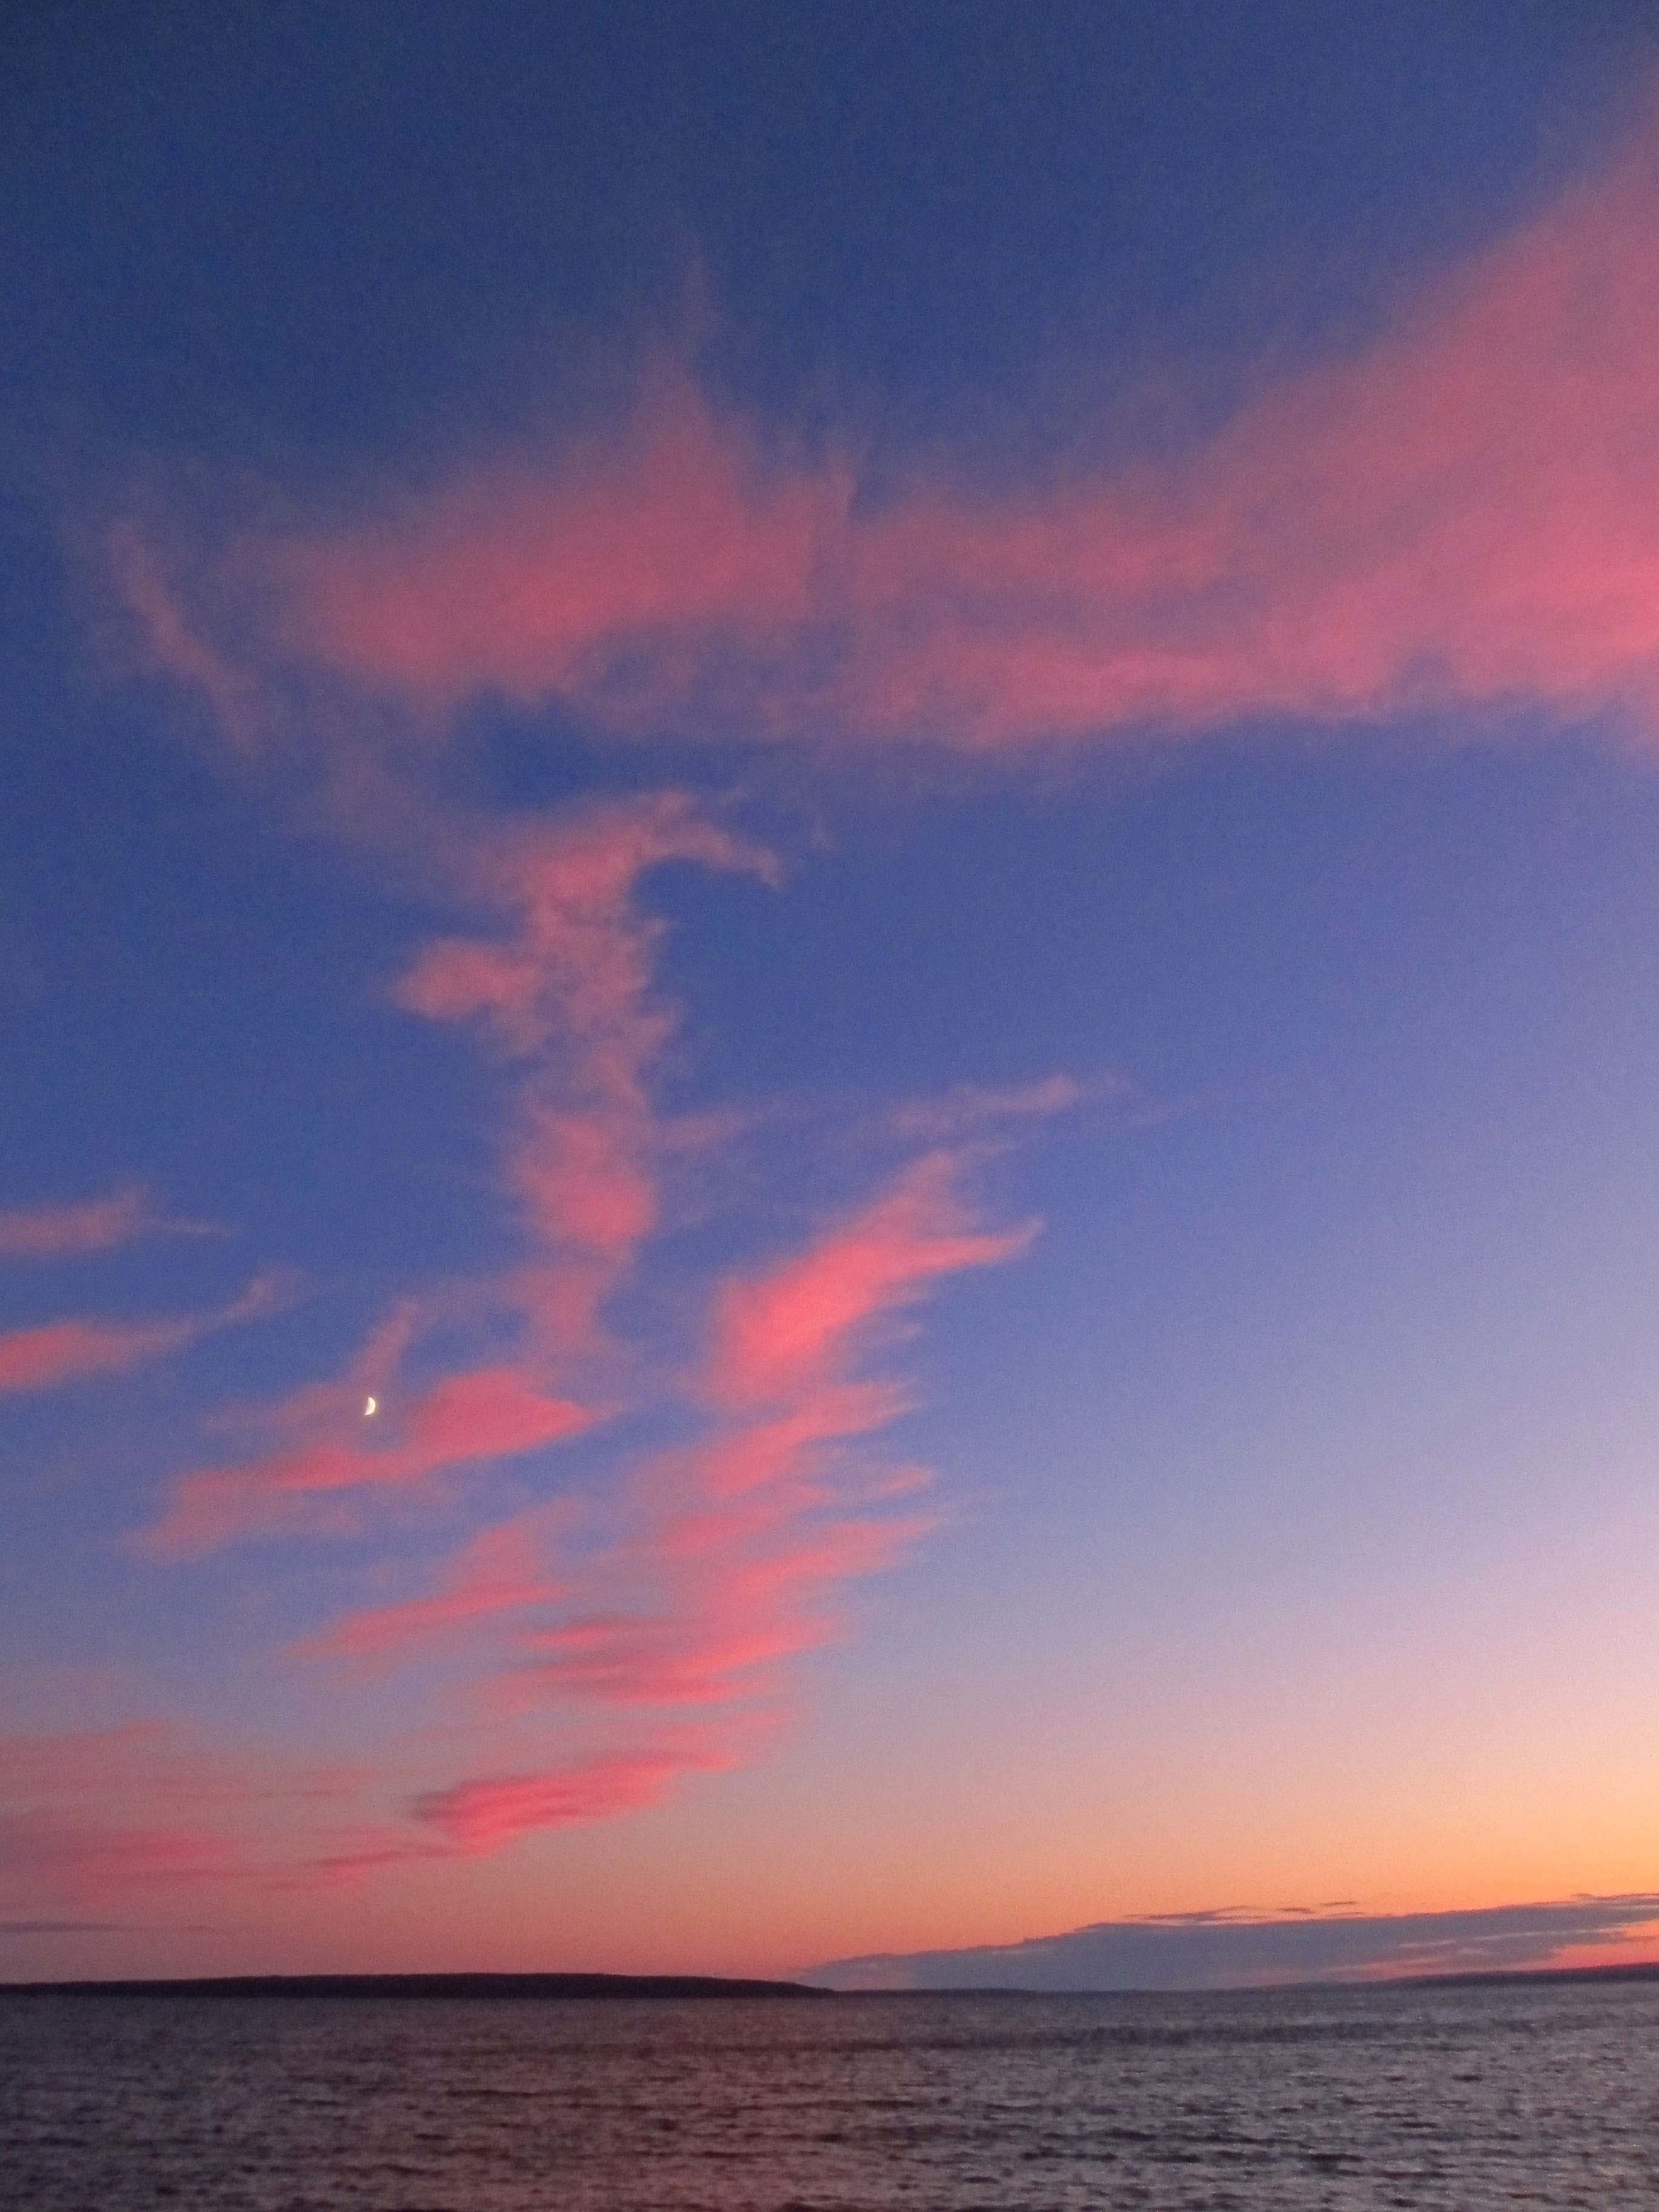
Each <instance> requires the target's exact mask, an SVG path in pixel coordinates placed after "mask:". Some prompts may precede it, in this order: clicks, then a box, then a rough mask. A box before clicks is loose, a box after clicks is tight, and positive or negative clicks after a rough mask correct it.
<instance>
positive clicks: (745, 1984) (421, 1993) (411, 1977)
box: [0, 1974, 831, 2000]
mask: <svg viewBox="0 0 1659 2212" xmlns="http://www.w3.org/2000/svg"><path fill="white" fill-rule="evenodd" d="M0 1994H3V1995H5V1996H88V1997H418V1998H429V1997H469V1998H473V1997H539V1998H543V1999H546V1998H550V1997H557V1998H583V1999H589V2000H591V1999H593V1998H608V1997H675V1998H685V1997H823V1996H829V1995H830V1994H831V1992H830V1991H829V1990H815V1989H809V1988H808V1986H807V1985H806V1984H805V1982H752V1981H738V1980H732V1979H728V1978H725V1977H723V1976H720V1975H717V1974H213V1975H198V1976H191V1977H189V1978H180V1979H176V1980H154V1981H152V1980H143V1981H116V1982H84V1981H76V1982H0Z"/></svg>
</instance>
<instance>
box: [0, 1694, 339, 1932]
mask: <svg viewBox="0 0 1659 2212" xmlns="http://www.w3.org/2000/svg"><path fill="white" fill-rule="evenodd" d="M361 1788H362V1777H361V1776H360V1775H358V1774H356V1773H355V1772H352V1771H348V1770H345V1769H342V1768H325V1767H312V1768H305V1767H296V1766H295V1765H293V1764H292V1763H291V1762H289V1761H288V1760H285V1759H280V1758H278V1759H273V1758H271V1757H270V1756H269V1755H265V1756H263V1757H261V1758H259V1759H247V1758H241V1757H237V1756H234V1755H230V1754H227V1753H224V1752H222V1751H217V1750H215V1749H214V1748H212V1747H210V1746H209V1745H207V1744H205V1743H204V1742H202V1741H198V1740H197V1739H195V1738H194V1737H192V1736H190V1735H186V1734H185V1733H184V1732H183V1731H181V1730H179V1729H176V1728H173V1727H171V1726H169V1725H167V1723H161V1722H155V1721H148V1722H138V1723H127V1724H125V1725H123V1726H118V1727H113V1728H104V1729H77V1730H69V1731H64V1732H58V1733H55V1734H33V1735H9V1736H5V1737H0V1901H3V1902H5V1903H6V1905H7V1908H8V1909H12V1906H13V1905H14V1904H15V1905H17V1906H20V1907H21V1908H23V1909H28V1908H30V1907H35V1908H39V1907H40V1906H42V1905H72V1906H75V1907H77V1908H84V1907H87V1906H90V1905H99V1906H104V1907H111V1906H119V1905H122V1904H123V1903H124V1902H128V1903H130V1902H132V1901H134V1900H135V1899H137V1900H142V1899H145V1898H147V1897H153V1896H154V1895H155V1893H157V1892H165V1891H167V1890H182V1889H188V1890H191V1891H192V1892H193V1891H195V1890H197V1889H198V1888H202V1887H212V1886H214V1885H216V1884H219V1883H222V1882H228V1881H235V1882H246V1881H256V1880H257V1881H274V1880H277V1879H281V1878H283V1876H284V1874H285V1871H287V1870H291V1868H290V1863H291V1862H292V1861H295V1860H296V1859H299V1858H302V1857H303V1855H304V1850H305V1842H304V1838H306V1837H307V1834H308V1833H309V1832H312V1831H313V1830H314V1829H316V1828H317V1826H318V1824H319V1822H320V1823H322V1824H324V1825H323V1826H322V1828H321V1830H320V1832H321V1833H324V1834H325V1833H327V1832H328V1830H327V1825H326V1824H327V1823H329V1822H330V1821H331V1820H334V1819H336V1818H337V1816H338V1814H339V1812H340V1811H341V1809H342V1808H343V1807H344V1806H346V1805H349V1802H351V1800H352V1799H353V1798H354V1797H355V1796H356V1795H357V1794H358V1792H359V1791H360V1790H361Z"/></svg>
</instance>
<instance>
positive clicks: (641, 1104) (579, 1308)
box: [395, 792, 775, 1352]
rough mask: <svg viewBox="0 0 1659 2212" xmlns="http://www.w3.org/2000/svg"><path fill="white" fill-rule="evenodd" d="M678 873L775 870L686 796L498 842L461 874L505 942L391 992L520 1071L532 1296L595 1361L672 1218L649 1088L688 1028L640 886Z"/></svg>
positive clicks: (519, 1157)
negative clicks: (639, 1267) (657, 1234)
mask: <svg viewBox="0 0 1659 2212" xmlns="http://www.w3.org/2000/svg"><path fill="white" fill-rule="evenodd" d="M669 860H684V861H690V862H694V863H696V864H697V865H699V866H704V867H710V868H721V869H738V870H744V871H746V872H752V873H757V874H760V875H762V876H764V877H770V876H772V875H773V874H775V864H774V862H773V861H772V860H771V858H770V856H769V854H765V853H763V852H762V851H761V850H760V849H759V848H757V847H756V846H754V845H751V844H750V843H749V842H746V841H744V840H743V839H741V838H739V837H738V836H734V835H733V834H732V833H731V832H730V831H728V830H726V829H723V828H721V827H720V825H719V824H717V823H712V822H710V821H709V820H708V818H707V817H705V816H704V815H702V813H701V812H699V811H698V810H697V808H696V806H695V805H694V804H693V803H692V802H691V801H690V799H687V798H686V797H685V796H684V795H683V794H681V793H674V792H666V793H651V794H648V795H647V796H646V797H644V798H641V799H633V800H629V801H623V802H616V803H611V804H609V805H593V806H590V807H586V808H583V809H580V810H576V811H573V812H572V813H570V814H568V815H567V816H566V817H564V818H563V819H562V820H559V821H556V822H553V823H537V824H534V825H533V826H530V827H526V828H513V829H501V831H499V832H498V834H496V835H495V836H493V837H491V838H488V839H479V840H477V841H475V842H474V843H473V844H472V846H471V848H469V849H468V851H467V853H466V854H465V858H464V860H462V862H461V864H460V867H459V881H460V886H461V889H462V890H463V892H464V893H465V895H466V896H469V897H471V899H472V900H474V901H475V902H477V903H479V904H481V905H483V906H485V907H487V908H491V909H494V910H495V911H496V912H497V913H499V914H501V915H503V916H504V917H505V918H506V921H507V930H506V933H505V934H501V935H497V936H495V937H493V938H465V939H463V938H449V939H443V940H441V941H440V942H439V943H437V944H436V945H430V946H428V948H427V950H426V951H424V952H423V953H422V955H421V956H420V957H419V958H418V959H417V960H416V962H415V963H414V964H413V966H412V967H411V968H410V969H409V971H408V972H407V973H406V974H405V975H404V976H403V977H402V979H401V980H400V981H399V982H398V985H397V986H396V989H395V995H396V996H397V997H398V1000H399V1001H400V1002H401V1003H402V1004H403V1005H404V1006H407V1007H409V1008H410V1011H411V1012H416V1013H419V1014H422V1015H424V1016H426V1017H427V1018H429V1019H432V1020H438V1021H475V1022H477V1023H478V1024H480V1025H481V1026H482V1028H483V1031H484V1033H485V1035H486V1036H487V1037H488V1038H489V1041H490V1042H492V1043H493V1044H494V1045H495V1048H497V1049H498V1050H499V1051H501V1053H503V1054H505V1055H506V1056H507V1059H508V1060H509V1061H510V1062H511V1063H512V1064H513V1066H514V1069H515V1075H514V1082H513V1111H512V1115H511V1118H510V1122H509V1127H508V1133H507V1141H506V1146H505V1158H504V1176H505V1181H506V1183H507V1188H508V1189H509V1191H510V1192H511V1193H512V1194H513V1197H514V1198H515V1199H516V1200H517V1201H518V1203H519V1206H520V1208H521V1210H522V1213H523V1216H524V1218H525V1221H526V1226H527V1228H528V1229H529V1231H531V1234H532V1237H533V1239H534V1240H535V1243H537V1245H538V1247H539V1248H540V1250H541V1252H542V1254H543V1255H544V1257H542V1258H541V1259H539V1260H538V1261H537V1262H536V1263H534V1264H533V1265H532V1267H530V1268H529V1269H527V1270H526V1272H525V1273H523V1274H522V1275H521V1276H520V1278H519V1279H518V1289H519V1292H520V1296H521V1297H522V1298H523V1300H524V1303H525V1304H526V1309H527V1310H528V1312H529V1314H530V1316H531V1318H532V1321H533V1322H536V1323H537V1324H538V1327H539V1329H540V1332H541V1334H542V1337H543V1339H544V1349H545V1350H547V1351H549V1352H555V1351H557V1350H561V1349H562V1350H564V1351H566V1352H580V1351H582V1350H586V1349H587V1348H590V1347H591V1346H592V1342H593V1340H594V1334H595V1330H596V1326H597V1321H598V1315H599V1309H600V1307H601V1306H602V1305H603V1304H604V1302H605V1298H606V1297H608V1296H609V1295H610V1293H611V1291H613V1290H614V1289H615V1288H616V1286H617V1283H618V1282H619V1281H620V1279H621V1278H622V1277H623V1274H624V1273H626V1271H627V1269H628V1267H629V1265H630V1263H631V1261H632V1259H633V1256H634V1255H635V1252H636V1251H637V1250H638V1249H639V1247H640V1245H641V1243H643V1242H644V1241H645V1239H646V1238H647V1237H649V1236H650V1235H651V1234H652V1232H653V1230H654V1229H655V1228H656V1227H657V1225H658V1223H659V1217H660V1194H659V1161H660V1159H661V1157H662V1155H663V1153H664V1152H665V1150H666V1149H667V1146H666V1142H665V1138H664V1135H663V1133H662V1132H661V1131H660V1129H659V1123H658V1118H657V1115H656V1111H655V1108H654V1104H653V1098H652V1096H651V1079H652V1076H653V1072H654V1069H655V1066H656V1063H657V1061H658V1059H659V1055H660V1054H661V1052H662V1049H663V1048H664V1046H665V1043H666V1042H667V1041H668V1039H669V1037H670V1036H671V1034H672V1032H673V1029H674V1026H675V1021H674V1017H673V1014H672V1012H671V1010H670V1009H668V1008H667V1007H665V1006H662V1005H660V1004H659V1003H658V1002H657V1001H656V1000H655V999H654V997H653V990H652V981H653V969H654V964H655V957H656V952H657V948H658V945H659V941H660V939H661V934H662V930H661V925H660V924H659V923H658V922H657V921H654V920H653V918H652V917H651V916H650V915H647V914H646V913H644V912H643V911H642V910H641V908H640V905H639V902H638V898H637V888H638V884H639V880H640V878H641V876H642V875H643V874H645V873H646V872H647V871H648V870H650V869H652V868H653V867H656V866H660V865H661V864H663V863H664V862H665V861H669Z"/></svg>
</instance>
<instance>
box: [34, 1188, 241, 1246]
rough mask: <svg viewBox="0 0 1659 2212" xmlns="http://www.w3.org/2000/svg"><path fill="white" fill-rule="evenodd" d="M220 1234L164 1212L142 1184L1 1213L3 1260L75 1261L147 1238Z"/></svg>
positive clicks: (213, 1227) (212, 1227) (208, 1225)
mask: <svg viewBox="0 0 1659 2212" xmlns="http://www.w3.org/2000/svg"><path fill="white" fill-rule="evenodd" d="M218 1233H219V1231H218V1228H217V1225H216V1224H215V1223H213V1222H207V1221H181V1220H179V1219H177V1218H174V1217H173V1216H171V1215H168V1214H165V1213H162V1212H160V1211H158V1209H157V1207H156V1205H155V1199H154V1197H153V1196H152V1194H150V1193H149V1191H148V1190H146V1189H145V1188H143V1185H142V1184H139V1183H128V1184H125V1186H124V1187H123V1188H120V1189H119V1190H112V1191H109V1192H107V1193H106V1194H105V1195H104V1196H103V1197H101V1198H82V1199H75V1200H70V1202H69V1203H67V1204H65V1205H62V1206H24V1207H21V1208H18V1209H15V1210H14V1211H13V1212H9V1213H0V1260H58V1259H70V1258H74V1257H76V1256H78V1255H81V1254H82V1253H88V1252H110V1251H113V1250H114V1249H116V1247H117V1246H118V1245H122V1244H131V1243H136V1242H137V1240H138V1239H139V1238H140V1237H210V1236H215V1235H217V1234H218Z"/></svg>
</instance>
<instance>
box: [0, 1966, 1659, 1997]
mask: <svg viewBox="0 0 1659 2212" xmlns="http://www.w3.org/2000/svg"><path fill="white" fill-rule="evenodd" d="M1650 1981H1659V1961H1652V1960H1634V1961H1632V1962H1630V1963H1628V1964H1626V1963H1624V1962H1622V1961H1620V1962H1615V1963H1608V1964H1607V1965H1603V1966H1498V1967H1486V1968H1473V1969H1470V1968H1466V1969H1464V1970H1463V1971H1462V1972H1449V1973H1433V1974H1389V1975H1380V1976H1378V1977H1376V1978H1374V1979H1372V1978H1364V1979H1361V1978H1345V1979H1342V1980H1330V1981H1302V1982H1264V1983H1255V1984H1248V1983H1247V1984H1239V1985H1237V1986H1234V1987H1231V1988H1208V1989H1206V1988H1203V1987H1194V1988H1190V1989H1180V1990H1166V1989H1092V1990H1091V1989H1085V1988H1083V1987H1079V1988H1077V1989H1068V1990H1044V1989H1021V1988H1018V1987H1017V1986H1012V1985H1010V1984H1000V1983H994V1982H992V1983H982V1984H962V1985H961V1986H959V1987H956V1988H949V1989H928V1988H926V1987H921V1988H916V1989H872V1990H856V1989H855V1990H845V1989H836V1988H831V1987H828V1986H826V1985H825V1984H822V1983H817V1984H815V1983H811V1982H766V1981H744V1980H741V1979H738V1978H732V1977H728V1976H724V1975H720V1974H212V1975H195V1976H189V1977H180V1978H173V1979H167V1978H153V1979H142V1980H129V1981H106V1982H94V1981H66V1982H0V1996H6V1997H12V1996H82V1997H408V1998H416V1999H426V1998H435V1997H465V1998H480V1997H482V1998H513V1997H519V1998H524V1997H532V1998H539V1999H542V2000H544V2001H545V2000H548V1999H560V1998H568V1999H580V2000H584V2001H592V2000H594V1999H599V2000H605V1999H607V1998H638V1997H644V1998H673V1999H685V1998H714V1997H762V1998H774V1997H842V1998H845V1997H849V1996H854V1997H860V1998H898V1997H929V1998H945V1999H950V1998H958V1997H971V1998H981V1999H982V1998H985V1997H1018V1998H1044V1997H1087V1996H1097V1997H1098V1996H1115V1997H1132V1996H1235V1997H1236V1996H1273V1995H1278V1996H1288V1995H1292V1994H1296V1993H1298V1992H1308V1991H1316V1990H1359V1989H1371V1990H1401V1989H1475V1988H1480V1987H1483V1986H1489V1985H1492V1984H1499V1985H1502V1984H1509V1983H1519V1984H1526V1983H1550V1982H1561V1983H1574V1982H1578V1983H1585V1982H1588V1983H1595V1982H1650Z"/></svg>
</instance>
